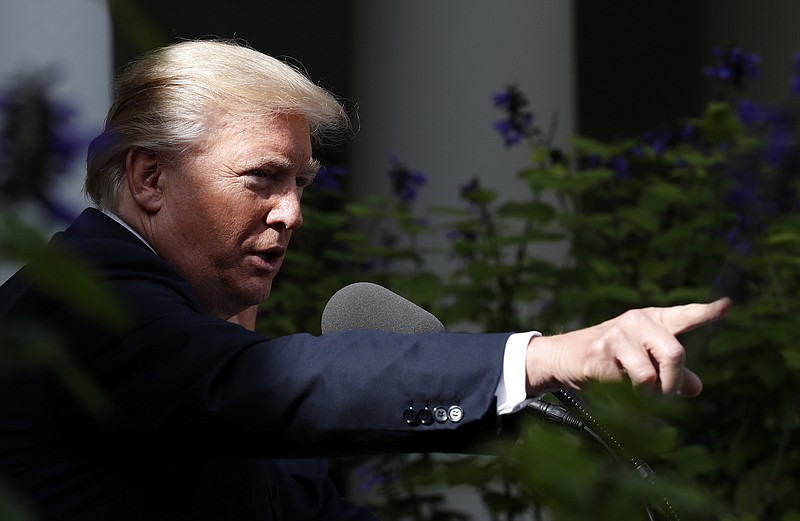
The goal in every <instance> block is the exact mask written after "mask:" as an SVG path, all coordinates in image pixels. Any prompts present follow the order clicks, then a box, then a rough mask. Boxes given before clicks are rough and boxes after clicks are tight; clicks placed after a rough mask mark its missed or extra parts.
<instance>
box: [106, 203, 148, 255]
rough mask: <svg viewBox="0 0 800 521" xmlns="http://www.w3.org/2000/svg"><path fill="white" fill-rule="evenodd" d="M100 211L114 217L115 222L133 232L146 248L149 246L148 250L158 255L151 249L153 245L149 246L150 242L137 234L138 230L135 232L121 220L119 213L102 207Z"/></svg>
mask: <svg viewBox="0 0 800 521" xmlns="http://www.w3.org/2000/svg"><path fill="white" fill-rule="evenodd" d="M100 211H101V212H103V213H104V214H106V215H107V216H108V217H110V218H112V219H114V220H115V221H116V222H118V223H119V224H120V225H121V226H122V227H123V228H125V229H126V230H128V231H129V232H131V233H132V234H134V235H135V236H136V237H137V238H138V239H139V240H140V241H142V242H143V243H144V244H145V245H146V246H147V247H148V248H150V250H152V252H153V253H155V254H156V255H158V253H156V250H154V249H153V247H152V246H150V243H149V242H147V241H146V240H145V238H144V237H142V236H141V235H140V234H139V232H137V231H136V230H134V229H133V228H131V227H130V226H129V225H128V223H126V222H125V221H123V220H122V218H121V217H120V216H119V215H117V214H115V213H113V212H110V211H108V210H103V209H100Z"/></svg>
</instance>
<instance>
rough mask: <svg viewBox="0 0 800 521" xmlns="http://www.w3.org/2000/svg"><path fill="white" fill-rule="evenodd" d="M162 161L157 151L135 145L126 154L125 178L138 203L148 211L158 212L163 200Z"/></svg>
mask: <svg viewBox="0 0 800 521" xmlns="http://www.w3.org/2000/svg"><path fill="white" fill-rule="evenodd" d="M161 166H162V162H161V161H160V159H159V158H158V156H157V155H156V153H155V152H153V151H152V150H148V149H146V148H142V147H133V148H131V149H130V150H128V155H127V156H125V179H126V180H127V182H128V189H129V190H130V192H131V196H133V200H134V201H136V204H138V205H139V207H140V208H141V209H142V210H144V211H145V212H147V213H156V212H158V211H159V210H160V209H161V204H162V202H163V196H164V191H163V181H162V168H161Z"/></svg>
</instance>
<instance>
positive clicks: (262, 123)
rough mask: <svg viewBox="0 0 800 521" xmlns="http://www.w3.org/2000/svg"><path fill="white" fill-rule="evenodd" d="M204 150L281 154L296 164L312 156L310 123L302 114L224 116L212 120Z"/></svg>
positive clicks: (230, 154) (249, 153) (235, 153)
mask: <svg viewBox="0 0 800 521" xmlns="http://www.w3.org/2000/svg"><path fill="white" fill-rule="evenodd" d="M201 151H202V152H205V153H209V154H214V153H215V152H220V153H224V154H226V155H229V156H230V158H231V159H234V157H236V156H239V155H247V156H250V155H253V154H256V155H257V154H268V155H275V154H278V155H282V156H285V157H287V158H289V159H292V160H293V161H300V160H306V159H308V158H310V157H311V132H310V128H309V125H308V121H307V120H306V119H305V118H304V117H303V116H299V115H293V114H288V115H287V114H278V115H263V116H254V115H237V114H230V113H229V114H224V115H219V116H215V117H213V118H212V120H211V122H210V125H209V133H208V134H207V136H206V139H205V140H204V142H203V145H202V146H201Z"/></svg>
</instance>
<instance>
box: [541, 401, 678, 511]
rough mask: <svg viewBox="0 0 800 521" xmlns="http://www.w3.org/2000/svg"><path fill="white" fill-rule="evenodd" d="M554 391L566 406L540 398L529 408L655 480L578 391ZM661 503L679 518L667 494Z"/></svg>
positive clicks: (624, 466) (648, 479) (652, 473)
mask: <svg viewBox="0 0 800 521" xmlns="http://www.w3.org/2000/svg"><path fill="white" fill-rule="evenodd" d="M552 394H553V395H554V396H555V397H556V398H557V399H558V400H559V401H561V403H563V404H564V406H565V407H566V408H565V407H560V406H558V405H556V404H554V403H550V402H547V401H545V400H541V399H540V400H536V401H534V402H532V403H530V404H528V406H527V408H526V411H527V412H528V413H530V414H532V415H534V416H537V417H539V418H541V419H543V420H545V421H546V422H548V423H553V424H555V425H559V426H562V427H566V428H569V429H573V430H577V431H579V432H583V433H586V434H588V435H589V436H590V437H591V438H592V439H593V440H595V441H596V442H597V443H599V444H600V446H602V447H603V449H605V451H606V452H608V453H609V454H610V455H611V457H612V458H613V459H614V460H615V461H616V462H617V463H619V464H620V465H621V466H622V467H623V468H625V469H626V470H628V471H629V472H633V473H634V474H637V475H639V476H640V477H641V478H643V479H646V480H647V481H649V482H650V483H652V484H655V472H653V469H651V468H650V466H649V465H647V463H645V462H644V461H641V460H639V459H637V458H634V457H631V456H628V455H626V453H625V452H626V451H625V450H624V449H623V447H622V445H621V444H620V443H619V441H618V440H617V439H616V438H614V436H612V435H611V434H609V433H608V431H606V430H605V429H604V428H603V427H602V426H601V425H600V424H599V423H598V421H597V420H596V419H595V418H594V417H593V416H592V415H591V414H590V413H589V411H588V410H587V408H586V405H585V404H584V403H583V401H582V400H581V399H580V398H578V396H577V395H576V394H575V393H573V392H572V391H569V390H566V389H561V390H558V391H554V392H553V393H552ZM658 504H659V507H660V508H661V510H662V512H663V513H664V515H665V516H666V519H667V520H669V521H680V518H679V517H678V515H677V514H676V513H675V510H674V509H673V508H672V505H671V504H670V502H669V501H668V500H667V498H665V497H661V498H659V500H658ZM644 509H645V512H646V513H647V518H648V519H649V520H650V521H655V519H656V518H655V516H654V513H653V511H652V509H651V508H650V505H648V504H647V502H646V501H645V502H644Z"/></svg>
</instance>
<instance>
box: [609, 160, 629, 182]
mask: <svg viewBox="0 0 800 521" xmlns="http://www.w3.org/2000/svg"><path fill="white" fill-rule="evenodd" d="M608 166H609V167H611V169H612V170H614V176H615V177H616V178H617V179H628V178H630V174H629V172H628V169H629V168H630V163H629V162H628V160H627V159H625V158H624V157H622V156H617V157H612V158H611V159H610V160H609V161H608Z"/></svg>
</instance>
